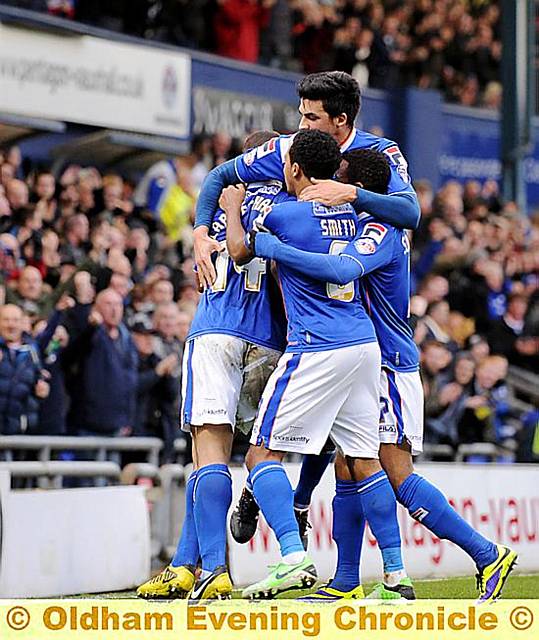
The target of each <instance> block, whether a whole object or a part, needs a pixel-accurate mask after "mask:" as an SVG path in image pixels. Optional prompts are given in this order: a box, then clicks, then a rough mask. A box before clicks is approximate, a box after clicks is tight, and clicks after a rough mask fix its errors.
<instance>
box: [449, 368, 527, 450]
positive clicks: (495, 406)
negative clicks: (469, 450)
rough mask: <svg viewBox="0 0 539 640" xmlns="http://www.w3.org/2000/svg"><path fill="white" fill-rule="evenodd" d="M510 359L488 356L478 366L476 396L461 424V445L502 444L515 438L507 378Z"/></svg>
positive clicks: (468, 403) (475, 385) (474, 395)
mask: <svg viewBox="0 0 539 640" xmlns="http://www.w3.org/2000/svg"><path fill="white" fill-rule="evenodd" d="M506 376H507V359H506V358H504V357H502V356H489V357H488V358H486V359H485V360H483V362H481V364H479V365H478V367H477V372H476V379H475V383H474V387H473V394H472V395H471V397H469V398H468V399H467V401H466V410H465V411H464V414H463V416H462V419H461V421H460V424H459V440H460V442H464V443H467V442H499V443H503V442H504V441H506V440H507V439H509V438H512V437H513V436H514V435H515V429H514V427H513V426H512V425H511V424H510V422H509V421H508V419H509V418H510V417H511V404H510V399H511V394H510V391H509V388H508V386H507V384H506V383H505V378H506Z"/></svg>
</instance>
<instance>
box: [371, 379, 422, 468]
mask: <svg viewBox="0 0 539 640" xmlns="http://www.w3.org/2000/svg"><path fill="white" fill-rule="evenodd" d="M423 402H424V399H423V385H422V384H421V377H420V375H419V371H410V372H408V373H401V372H399V371H391V370H390V369H382V375H381V378H380V404H381V410H380V442H381V443H387V444H401V443H403V442H408V444H409V445H410V447H411V449H412V455H414V456H415V455H418V454H419V453H421V452H422V451H423Z"/></svg>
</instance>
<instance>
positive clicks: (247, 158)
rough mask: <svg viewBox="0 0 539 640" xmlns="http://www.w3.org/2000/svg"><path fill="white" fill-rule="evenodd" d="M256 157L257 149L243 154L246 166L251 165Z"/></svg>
mask: <svg viewBox="0 0 539 640" xmlns="http://www.w3.org/2000/svg"><path fill="white" fill-rule="evenodd" d="M255 158H256V149H251V151H248V152H247V153H246V154H244V156H243V162H245V164H246V166H248V167H250V166H251V165H252V164H253V162H254V161H255Z"/></svg>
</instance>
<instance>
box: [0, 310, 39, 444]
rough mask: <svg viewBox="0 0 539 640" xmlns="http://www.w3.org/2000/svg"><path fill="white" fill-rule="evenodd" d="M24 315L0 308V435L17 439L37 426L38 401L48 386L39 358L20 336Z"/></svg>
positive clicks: (27, 341) (24, 338) (18, 311)
mask: <svg viewBox="0 0 539 640" xmlns="http://www.w3.org/2000/svg"><path fill="white" fill-rule="evenodd" d="M23 328H24V314H23V311H22V309H20V308H19V307H17V306H16V305H13V304H6V305H3V306H1V307H0V355H1V358H0V433H2V434H3V435H19V434H23V433H25V432H26V431H27V430H28V429H32V428H34V427H35V426H36V425H37V422H38V411H39V402H38V401H39V399H42V398H45V397H47V395H48V393H49V385H48V383H47V382H46V380H45V379H44V376H43V374H42V370H41V360H40V357H39V354H38V352H37V350H36V348H35V346H34V345H33V343H32V341H31V340H28V339H27V338H26V337H25V336H24V335H23Z"/></svg>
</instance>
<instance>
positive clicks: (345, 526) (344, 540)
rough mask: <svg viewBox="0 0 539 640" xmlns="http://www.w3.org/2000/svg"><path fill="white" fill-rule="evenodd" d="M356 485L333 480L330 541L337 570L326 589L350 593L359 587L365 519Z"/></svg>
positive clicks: (355, 483)
mask: <svg viewBox="0 0 539 640" xmlns="http://www.w3.org/2000/svg"><path fill="white" fill-rule="evenodd" d="M357 484H358V483H357V482H355V481H345V480H337V482H336V493H335V497H334V498H333V540H335V544H336V545H337V569H336V571H335V577H334V578H333V580H332V581H331V583H330V585H329V586H330V587H333V588H334V589H339V590H340V591H350V590H351V589H354V588H355V587H357V586H358V584H360V577H359V561H360V557H361V546H362V544H363V534H364V532H365V516H364V514H363V508H362V506H361V500H360V498H359V494H358V492H357Z"/></svg>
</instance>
